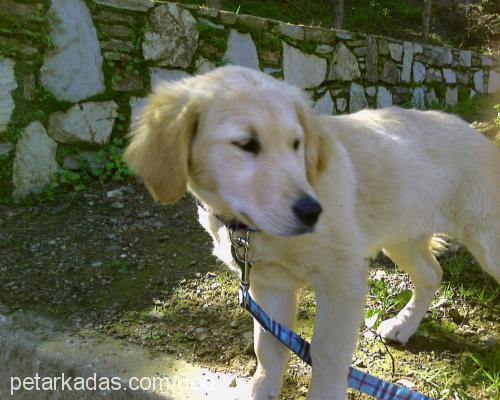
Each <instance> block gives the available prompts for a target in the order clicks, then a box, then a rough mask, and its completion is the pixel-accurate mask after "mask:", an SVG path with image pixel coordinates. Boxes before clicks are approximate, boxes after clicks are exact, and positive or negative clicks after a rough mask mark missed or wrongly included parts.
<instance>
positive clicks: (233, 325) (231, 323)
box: [229, 320, 238, 328]
mask: <svg viewBox="0 0 500 400" xmlns="http://www.w3.org/2000/svg"><path fill="white" fill-rule="evenodd" d="M229 326H230V327H231V328H236V327H237V326H238V321H236V320H233V321H231V322H230V323H229Z"/></svg>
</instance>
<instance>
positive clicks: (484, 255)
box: [459, 217, 500, 284]
mask: <svg viewBox="0 0 500 400" xmlns="http://www.w3.org/2000/svg"><path fill="white" fill-rule="evenodd" d="M459 239H461V241H462V243H463V244H464V245H465V247H467V249H468V250H469V251H470V252H471V253H472V255H473V256H474V257H475V258H476V260H477V261H478V262H479V264H480V265H481V267H482V268H483V270H484V271H485V272H486V273H488V274H489V275H491V276H492V277H493V278H494V279H495V280H496V281H497V282H498V284H500V218H498V217H497V218H492V219H491V220H490V221H488V225H487V226H486V227H481V228H476V227H466V228H465V229H464V233H463V236H462V237H461V238H459Z"/></svg>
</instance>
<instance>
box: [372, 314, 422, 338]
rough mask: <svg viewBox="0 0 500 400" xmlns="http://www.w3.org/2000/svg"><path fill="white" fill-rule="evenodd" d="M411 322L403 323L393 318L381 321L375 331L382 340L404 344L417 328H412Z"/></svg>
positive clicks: (399, 319)
mask: <svg viewBox="0 0 500 400" xmlns="http://www.w3.org/2000/svg"><path fill="white" fill-rule="evenodd" d="M413 325H414V324H412V323H411V320H407V321H404V320H402V319H401V318H398V317H394V318H391V319H388V320H385V321H383V322H382V323H381V324H380V326H379V327H378V329H377V333H378V334H379V335H380V336H381V337H382V339H384V340H389V341H393V342H398V343H401V344H406V343H407V342H408V340H409V339H410V338H411V337H412V335H413V334H414V333H415V331H416V330H417V328H418V324H417V325H416V326H413Z"/></svg>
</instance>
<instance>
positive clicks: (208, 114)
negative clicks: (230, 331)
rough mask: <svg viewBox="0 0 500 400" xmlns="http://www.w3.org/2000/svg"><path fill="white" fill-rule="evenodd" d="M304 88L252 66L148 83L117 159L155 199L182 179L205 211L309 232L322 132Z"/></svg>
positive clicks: (167, 198) (177, 191) (168, 198)
mask: <svg viewBox="0 0 500 400" xmlns="http://www.w3.org/2000/svg"><path fill="white" fill-rule="evenodd" d="M314 119H315V117H314V115H313V114H312V110H311V108H310V105H309V101H308V99H307V97H306V96H305V94H304V93H303V92H302V91H301V90H299V89H298V88H295V87H292V86H290V85H288V84H286V83H284V82H280V81H278V80H276V79H274V78H271V77H269V76H267V75H265V74H263V73H261V72H257V71H253V70H250V69H246V68H242V67H234V66H230V67H223V68H219V69H217V70H215V71H212V72H209V73H207V74H205V75H200V76H196V77H193V78H187V79H184V80H182V81H178V82H165V83H162V84H160V85H159V86H158V87H156V88H155V90H154V92H153V94H151V95H150V96H149V98H148V101H147V104H146V106H145V107H144V109H143V110H142V112H141V114H140V116H139V118H138V120H137V123H136V127H135V129H134V132H133V134H132V137H131V142H130V145H129V147H128V148H127V150H126V152H125V159H126V161H127V162H128V164H129V166H130V168H131V169H132V171H134V172H135V173H136V174H138V175H139V176H141V177H142V178H143V179H144V181H145V183H146V185H147V187H148V189H149V190H150V192H151V193H152V195H153V196H154V198H155V199H156V200H157V201H160V202H165V203H169V202H174V201H176V200H177V199H179V198H180V197H181V196H182V195H183V194H184V192H185V191H186V189H187V188H188V187H189V189H190V190H191V191H192V192H193V193H194V194H195V195H196V196H197V197H199V198H200V199H201V200H202V201H203V202H204V203H206V204H207V205H208V206H209V207H210V208H212V209H213V210H214V212H215V213H217V214H220V215H223V216H227V217H228V218H236V219H239V220H241V221H242V222H245V223H246V224H248V225H250V226H254V227H257V228H258V229H261V230H262V231H264V232H267V233H269V234H272V235H279V236H288V235H298V234H301V233H306V232H310V231H312V230H313V229H314V225H315V224H316V221H317V219H318V216H319V214H320V213H321V206H320V204H319V203H318V201H317V199H316V195H315V192H314V187H315V185H316V182H317V179H318V175H319V174H320V173H321V172H322V170H323V169H324V168H325V166H326V161H327V157H326V156H327V154H328V153H327V147H328V146H327V145H326V143H325V140H326V139H325V138H324V137H323V136H322V135H321V134H320V133H319V131H318V129H316V128H315V126H314V123H315V122H314Z"/></svg>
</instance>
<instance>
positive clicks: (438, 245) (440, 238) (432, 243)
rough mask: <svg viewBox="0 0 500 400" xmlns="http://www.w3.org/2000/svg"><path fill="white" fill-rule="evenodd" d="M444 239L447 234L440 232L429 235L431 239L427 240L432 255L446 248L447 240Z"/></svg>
mask: <svg viewBox="0 0 500 400" xmlns="http://www.w3.org/2000/svg"><path fill="white" fill-rule="evenodd" d="M446 239H447V236H446V235H442V234H438V235H433V236H432V237H431V239H430V240H429V248H430V249H431V251H432V253H434V255H439V254H441V253H444V252H445V251H446V250H448V247H449V240H448V241H447V240H446Z"/></svg>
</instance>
